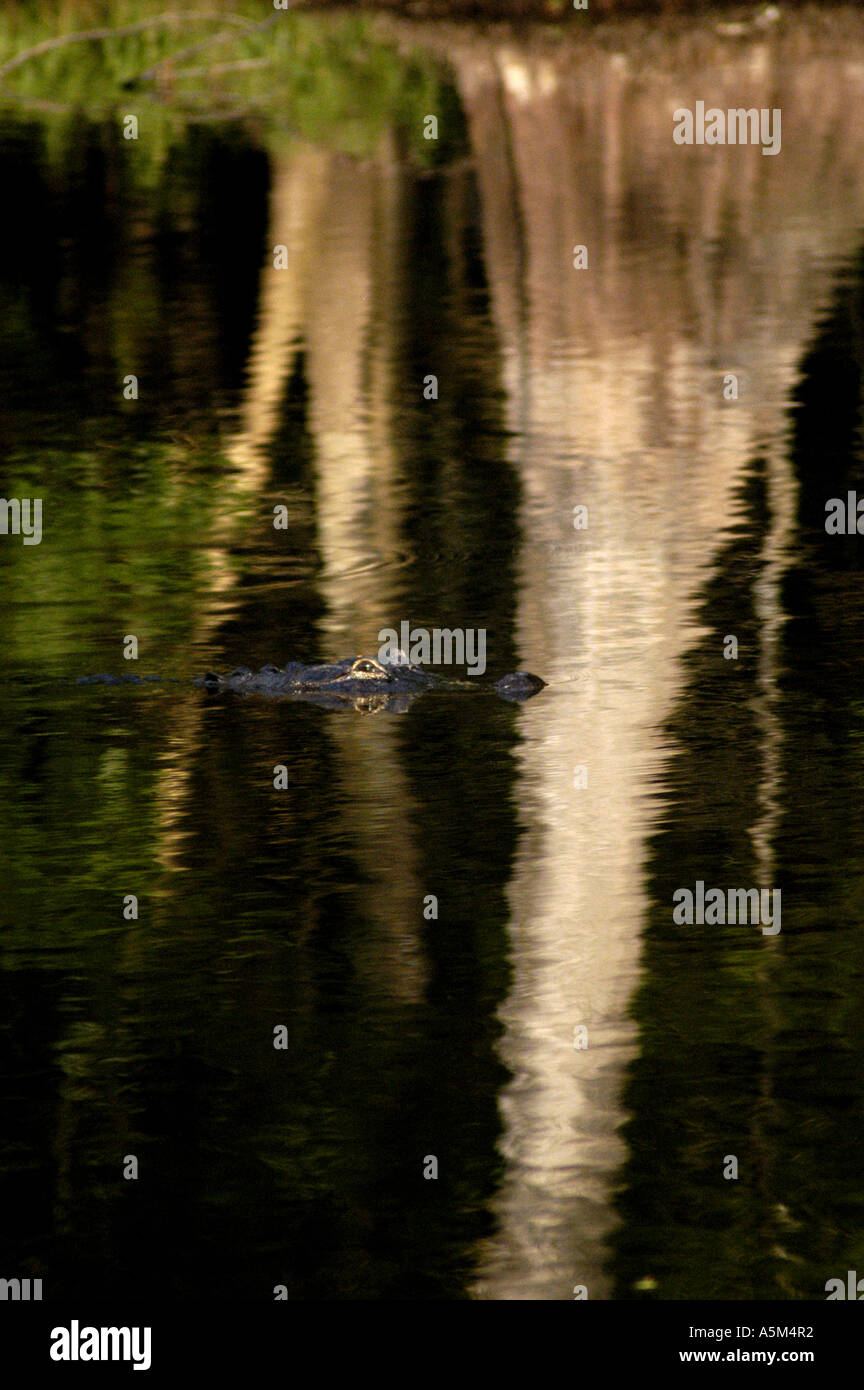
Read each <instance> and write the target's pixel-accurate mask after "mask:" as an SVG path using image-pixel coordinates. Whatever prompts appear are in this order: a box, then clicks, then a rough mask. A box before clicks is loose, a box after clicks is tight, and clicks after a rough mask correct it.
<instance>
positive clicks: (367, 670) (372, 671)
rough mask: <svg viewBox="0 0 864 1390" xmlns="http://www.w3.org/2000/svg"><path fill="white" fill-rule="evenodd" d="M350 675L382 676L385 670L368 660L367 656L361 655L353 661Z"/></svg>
mask: <svg viewBox="0 0 864 1390" xmlns="http://www.w3.org/2000/svg"><path fill="white" fill-rule="evenodd" d="M351 674H352V676H384V675H386V672H385V671H383V670H382V669H381V667H380V666H379V665H378V664H377V662H375V661H370V660H369V659H368V657H361V659H360V660H359V661H355V662H354V665H353V666H352V667H351Z"/></svg>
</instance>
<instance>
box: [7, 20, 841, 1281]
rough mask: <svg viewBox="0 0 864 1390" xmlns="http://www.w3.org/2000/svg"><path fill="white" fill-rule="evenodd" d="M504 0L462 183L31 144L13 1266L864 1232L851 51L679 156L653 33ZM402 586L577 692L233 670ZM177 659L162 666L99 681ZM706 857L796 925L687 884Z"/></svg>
mask: <svg viewBox="0 0 864 1390" xmlns="http://www.w3.org/2000/svg"><path fill="white" fill-rule="evenodd" d="M416 33H417V34H418V35H419V36H420V40H422V42H421V47H424V45H425V49H426V50H427V51H428V53H429V54H431V58H430V59H429V61H430V62H434V63H436V64H437V63H439V60H440V57H441V51H440V50H441V46H442V44H441V41H440V40H439V38H438V37H437V33H436V31H435V30H434V29H429V30H423V29H418V30H417V31H416ZM460 34H461V37H460V38H459V40H458V42H457V41H456V40H453V39H452V38H448V39H447V43H446V45H445V46H446V49H447V55H446V56H447V58H448V65H447V66H446V68H444V69H441V68H440V67H439V68H436V69H435V70H436V71H437V72H438V74H439V75H438V78H437V79H436V80H437V81H438V82H439V83H440V87H439V88H438V89H437V91H438V100H439V107H436V108H435V109H440V110H443V111H446V112H447V113H449V117H450V122H449V126H448V130H447V141H446V147H445V146H443V145H442V148H441V150H440V151H438V153H437V155H436V157H435V159H433V160H432V162H431V164H429V165H428V166H427V167H421V166H420V164H419V163H418V159H417V158H416V157H415V156H414V155H412V154H411V151H410V150H409V149H406V141H407V136H406V135H405V131H404V128H402V127H401V126H400V125H399V122H398V121H396V120H395V117H394V120H393V123H392V124H388V120H385V119H383V118H382V120H381V121H380V122H379V124H376V125H375V126H374V129H373V130H372V131H371V133H370V134H369V136H368V141H367V142H366V145H365V146H364V147H363V148H360V149H358V148H357V145H358V143H359V144H361V145H362V144H363V141H361V140H360V137H359V136H358V134H357V131H356V130H355V129H354V127H353V126H352V127H351V140H348V139H347V137H345V132H344V126H343V125H338V126H337V125H336V124H334V126H333V128H332V129H331V128H330V127H327V126H326V123H324V125H323V126H322V129H321V130H320V131H318V132H317V133H316V134H317V138H314V139H313V138H310V136H309V134H308V132H306V133H304V134H302V135H298V134H296V133H295V132H292V131H287V132H286V131H285V130H284V129H279V128H278V124H277V126H276V127H275V134H274V132H273V131H272V130H270V129H268V128H266V127H262V126H261V125H260V124H258V125H256V124H255V123H254V122H253V123H247V122H243V121H241V122H236V121H235V122H229V123H221V122H218V121H217V122H213V123H209V124H204V123H198V124H196V123H190V124H188V125H186V126H183V127H182V128H181V129H180V130H179V133H178V131H176V130H175V132H174V134H173V135H172V137H171V141H172V143H171V144H170V147H169V148H168V149H167V152H166V153H165V157H164V158H162V159H159V160H151V161H150V162H148V160H147V158H146V151H142V150H141V149H140V148H139V149H136V150H132V151H130V148H129V146H128V145H127V144H126V143H125V142H124V141H123V139H122V138H121V136H120V135H119V134H118V130H119V127H118V123H117V121H115V120H113V119H107V118H106V119H103V120H95V119H91V120H83V119H82V120H81V121H80V122H79V123H78V124H77V125H75V126H73V127H70V126H69V124H68V123H65V124H64V122H63V120H62V119H61V118H60V117H57V118H56V124H55V117H54V116H52V115H51V114H50V113H48V114H47V115H46V114H44V113H41V112H36V113H32V112H28V111H27V110H26V109H23V108H22V107H16V108H15V109H14V110H12V111H10V112H7V113H6V115H5V117H4V121H3V124H2V129H0V179H2V186H3V188H4V190H5V195H6V200H7V206H9V207H13V206H14V207H15V208H16V209H17V210H18V212H17V215H16V216H15V217H10V218H7V219H5V220H4V221H3V223H2V225H0V307H2V314H0V429H2V432H3V434H4V436H5V440H6V447H5V450H4V455H3V462H2V471H0V484H2V495H3V496H4V497H6V498H13V497H19V498H21V497H39V498H41V499H42V503H43V521H42V525H43V534H42V539H41V543H40V544H39V545H32V546H27V545H24V544H23V543H22V538H21V537H18V536H13V535H7V536H0V629H2V638H0V640H2V681H0V821H2V824H0V843H2V856H3V867H2V894H0V913H2V921H0V926H2V933H0V1049H2V1051H0V1058H2V1077H0V1093H2V1096H3V1113H4V1119H3V1124H2V1150H0V1180H2V1206H3V1212H4V1217H3V1222H2V1233H0V1251H2V1269H0V1274H2V1275H5V1276H6V1277H12V1276H13V1275H17V1276H18V1277H22V1278H24V1277H28V1276H29V1277H34V1278H42V1279H43V1281H44V1286H45V1297H46V1298H48V1297H51V1296H54V1297H56V1296H60V1295H61V1294H63V1293H68V1292H70V1291H75V1292H78V1293H81V1292H86V1293H90V1294H92V1295H94V1296H99V1297H103V1296H105V1297H107V1296H109V1295H111V1294H112V1293H114V1292H116V1291H117V1289H118V1288H119V1287H122V1288H123V1290H124V1292H128V1293H130V1294H141V1295H152V1294H153V1293H154V1291H156V1292H158V1293H159V1294H161V1295H164V1296H166V1297H171V1298H177V1299H193V1298H202V1297H209V1298H212V1297H220V1298H222V1297H224V1298H232V1297H233V1298H237V1297H239V1298H243V1299H255V1300H270V1299H272V1298H273V1289H274V1287H275V1286H278V1285H282V1286H284V1287H285V1288H286V1289H287V1294H288V1297H289V1298H292V1299H337V1298H358V1299H387V1298H399V1299H440V1298H446V1299H462V1298H489V1299H513V1298H517V1299H518V1298H530V1297H538V1298H545V1299H555V1300H558V1299H568V1298H571V1297H573V1290H574V1287H575V1286H580V1285H582V1286H585V1287H586V1288H587V1290H588V1293H589V1296H590V1297H591V1298H614V1299H631V1298H637V1297H642V1298H651V1297H657V1298H666V1299H704V1298H711V1297H717V1298H732V1299H751V1298H756V1299H766V1298H779V1299H802V1298H820V1297H824V1285H825V1281H826V1280H827V1279H829V1278H835V1277H840V1278H844V1279H845V1275H846V1271H847V1270H848V1269H859V1270H862V1271H864V1234H862V1233H864V1210H862V1208H864V1177H862V1169H861V1162H860V1143H861V1134H862V1122H864V993H862V973H864V817H862V795H861V791H862V778H864V695H862V691H864V623H862V619H864V594H862V586H861V570H862V550H861V546H862V543H864V542H862V539H861V537H859V536H857V535H854V536H848V537H846V536H843V537H841V536H830V535H827V534H826V531H825V503H826V501H827V499H829V498H831V497H835V496H841V497H845V495H846V492H847V489H854V488H856V487H857V486H860V487H862V491H864V466H862V465H864V459H862V436H861V419H862V415H861V410H862V380H864V375H862V374H864V336H862V323H864V193H862V189H864V180H862V179H861V177H860V175H861V168H862V153H864V150H862V146H864V135H862V132H861V129H860V122H859V120H858V118H857V115H856V110H860V106H859V107H857V108H856V103H855V99H854V89H855V83H856V82H857V81H858V78H857V77H856V75H855V74H856V69H855V62H854V54H855V51H856V50H855V49H854V48H851V47H850V48H849V50H848V52H847V53H843V54H838V53H836V52H834V51H831V52H827V53H823V52H822V51H821V50H819V51H813V52H811V51H810V50H809V49H808V48H807V46H806V44H804V42H803V40H802V41H800V42H799V44H798V48H797V49H796V51H795V54H794V56H792V57H790V56H789V55H787V54H785V51H780V50H778V51H777V53H775V54H774V56H773V57H772V58H771V62H772V63H776V68H773V67H772V68H771V70H770V71H771V77H772V81H774V82H775V83H776V84H777V87H776V90H777V92H778V93H779V95H778V96H777V97H776V99H772V103H771V104H772V105H781V104H782V105H783V109H784V149H783V153H782V156H780V157H778V158H777V159H776V160H774V159H765V158H762V157H761V155H760V152H759V150H758V149H755V150H754V149H732V148H722V149H716V148H715V149H707V148H702V149H688V150H682V149H681V148H680V147H676V146H674V145H673V144H672V143H671V141H670V140H668V139H667V138H666V133H667V132H666V126H667V124H668V121H667V117H666V109H665V106H664V105H663V102H664V101H665V100H666V97H665V96H664V95H663V93H664V92H665V88H663V87H662V84H661V87H660V88H658V91H659V92H660V95H657V96H656V99H655V100H654V101H653V102H652V101H650V100H648V98H647V97H646V95H645V91H644V89H643V88H642V87H641V86H640V84H639V83H638V82H636V81H634V82H633V83H632V84H631V82H630V78H629V77H628V73H629V72H632V69H630V68H628V67H627V63H628V61H630V60H628V59H627V58H626V57H624V58H622V57H621V54H620V53H619V54H616V53H614V52H607V51H604V50H598V51H597V52H596V53H594V54H588V55H587V56H586V55H585V54H584V53H582V51H581V50H580V55H579V56H578V57H574V56H573V55H572V54H568V53H564V54H563V55H562V54H560V53H558V51H557V50H556V51H550V50H549V48H548V45H547V44H544V43H535V41H534V40H533V39H531V38H525V39H524V40H523V41H520V42H521V46H520V45H519V44H516V43H509V44H504V45H503V46H502V47H499V48H496V46H495V45H496V42H497V41H494V40H492V39H487V38H484V37H482V36H480V35H478V34H476V33H475V32H474V31H472V30H467V29H466V30H465V31H460ZM420 40H418V42H419V41H420ZM502 42H503V41H502ZM736 52H737V50H736ZM778 55H779V56H778ZM715 57H716V61H717V63H718V64H720V59H721V57H722V59H723V62H724V63H726V64H727V67H726V68H724V69H723V71H726V72H727V75H728V63H729V62H730V61H732V60H731V59H729V57H728V54H727V53H725V51H724V54H723V55H720V57H717V56H716V55H714V57H712V56H711V54H710V53H707V52H706V54H705V55H703V60H702V61H703V62H704V64H705V65H706V68H705V71H709V69H710V63H711V62H713V61H714V60H715ZM666 58H667V61H668V64H669V68H670V70H671V71H672V72H673V73H674V76H675V80H676V83H677V84H678V85H677V86H676V89H675V90H676V93H678V92H679V90H680V93H681V97H680V100H681V101H682V102H683V101H684V100H685V98H686V97H687V95H688V91H689V89H688V86H687V84H688V82H693V83H695V85H693V87H692V91H693V96H694V101H695V99H696V97H698V96H700V95H704V87H700V86H699V83H698V81H696V79H694V78H692V77H690V76H688V73H691V72H692V53H689V50H685V51H682V52H681V53H679V52H678V51H677V50H675V49H674V46H672V47H670V50H669V52H668V54H667V55H666ZM333 61H334V63H335V61H336V60H335V59H334V60H333ZM394 61H395V60H394ZM404 61H407V59H406V60H404ZM735 61H738V59H736V60H735ZM580 63H584V64H585V65H586V66H585V69H584V71H583V70H582V69H581V68H580ZM740 63H741V68H740V72H739V73H738V78H739V87H738V88H737V89H736V90H738V91H739V94H740V100H739V102H738V104H744V105H749V104H755V105H760V104H762V103H761V102H760V101H759V100H758V95H759V92H760V90H762V88H760V85H759V84H760V82H762V83H763V84H764V82H765V81H766V80H767V79H766V78H765V76H764V73H763V75H762V76H761V77H760V76H759V73H758V71H757V72H756V76H754V71H755V69H754V67H753V64H752V63H751V64H750V65H749V66H748V62H747V59H746V58H745V57H744V56H740ZM860 63H861V58H860V56H859V59H858V66H859V68H860ZM622 64H623V66H622ZM757 66H758V65H757ZM719 70H720V69H719V68H718V71H719ZM658 71H659V67H658ZM589 78H590V80H589ZM416 80H418V81H419V79H416ZM706 80H707V79H706ZM411 81H415V78H412V79H411ZM430 81H431V79H430ZM718 81H719V79H718ZM748 82H749V83H751V84H752V89H748V88H747V86H746V84H747V83H748ZM844 84H847V86H844ZM408 85H409V86H410V83H409V84H408ZM429 90H432V88H430V89H429ZM814 92H817V93H831V94H832V95H831V98H830V99H828V98H827V97H826V98H825V99H824V100H820V101H819V102H815V101H814V97H813V94H814ZM677 101H678V97H677V96H676V102H677ZM844 102H845V104H844ZM691 104H692V103H691ZM422 110H423V108H422V107H421V108H420V111H421V114H422ZM601 111H602V112H603V113H604V116H603V120H602V121H601V120H600V117H599V114H598V113H599V112H601ZM406 119H407V118H406ZM844 122H845V123H844ZM358 124H359V123H358ZM379 126H380V128H379ZM661 130H662V132H663V133H662V135H661V134H660V133H659V132H660V131H661ZM143 138H144V140H145V143H146V134H145V136H144V137H143ZM166 138H167V137H166ZM826 150H829V151H830V152H831V157H830V158H827V157H826V154H825V152H826ZM136 161H138V162H137V163H136ZM574 242H580V243H582V242H584V243H587V244H588V245H589V246H590V248H591V251H590V254H591V257H592V261H591V265H592V267H593V268H592V270H591V271H590V272H579V271H576V270H574V269H573V268H572V246H573V244H574ZM277 244H281V245H284V246H286V248H287V266H286V268H285V269H284V270H281V271H280V270H275V269H274V268H273V254H272V248H273V247H274V246H276V245H277ZM580 276H581V277H582V278H581V279H580ZM729 372H732V373H735V374H736V375H737V377H738V379H739V397H738V399H734V400H727V399H724V396H723V381H724V375H725V374H726V373H729ZM128 374H134V375H135V376H137V378H138V391H139V394H138V398H137V400H125V399H124V398H123V383H124V378H126V377H127V376H128ZM429 374H434V375H435V376H436V377H437V378H438V398H437V399H435V400H425V399H424V396H423V385H424V379H425V378H426V377H427V376H428V375H429ZM579 506H584V507H587V508H588V525H587V529H580V530H576V529H574V508H576V507H579ZM274 508H282V509H284V511H283V512H281V513H280V515H281V517H282V518H284V525H282V526H281V527H279V528H278V529H277V528H274V525H273V518H274ZM403 620H408V621H409V622H410V623H411V624H412V625H414V626H423V627H428V628H434V627H442V628H443V627H446V628H483V629H485V630H486V632H487V634H488V638H487V642H488V667H489V671H488V674H489V675H490V676H491V677H493V678H495V677H497V676H500V675H501V674H503V673H504V672H506V671H511V670H516V669H528V670H532V671H536V672H537V673H538V674H540V675H541V676H543V677H544V678H545V679H546V680H548V682H549V687H548V689H546V690H544V691H543V692H541V694H540V695H538V696H537V697H536V698H535V699H533V700H531V701H530V702H528V703H527V704H525V705H524V706H516V705H508V704H506V703H505V702H503V701H499V700H497V699H494V698H488V699H485V698H484V699H476V698H474V697H470V698H467V697H460V696H455V695H454V696H446V697H434V698H433V697H427V698H424V699H421V700H420V701H418V702H417V703H416V704H415V705H414V706H413V707H412V708H411V709H410V710H409V711H407V712H406V713H404V714H400V715H393V714H388V713H387V712H381V713H378V714H371V713H367V714H364V713H362V712H357V711H355V710H353V709H347V710H345V711H330V710H323V709H319V708H315V707H312V706H308V705H303V704H299V703H285V702H281V703H280V702H278V701H270V700H265V699H263V698H256V697H248V698H245V699H241V698H236V697H230V696H223V697H212V696H207V695H206V694H204V693H203V692H202V691H200V690H198V689H196V688H195V687H194V686H193V685H192V684H191V681H190V678H191V677H192V676H193V675H194V674H196V673H200V672H203V671H206V670H217V671H226V670H230V669H231V668H232V667H233V666H235V665H238V664H244V665H249V666H253V667H255V666H260V665H262V664H263V663H265V662H268V661H276V662H279V663H280V664H281V663H284V662H285V661H287V660H308V661H312V660H327V659H332V658H339V657H342V656H348V655H354V654H355V653H356V652H360V651H364V652H368V653H374V652H376V651H377V649H378V647H379V645H380V644H379V640H378V633H379V631H380V630H381V629H382V628H385V627H391V626H395V627H398V625H399V623H400V622H401V621H403ZM130 635H133V636H135V637H136V638H137V640H138V644H139V659H138V661H137V664H134V665H133V664H132V663H130V662H126V661H124V657H123V644H124V640H125V639H126V638H127V637H128V636H130ZM730 636H734V637H735V638H736V639H737V644H738V647H737V658H736V659H726V658H725V657H724V646H725V649H726V650H727V651H728V638H729V637H730ZM130 669H131V670H134V671H138V672H141V673H150V672H153V673H158V674H160V675H163V676H167V677H170V678H172V679H171V682H170V683H167V684H153V685H148V686H141V687H136V686H117V687H110V686H98V685H93V686H80V685H77V684H76V683H75V681H76V677H78V676H80V675H85V674H88V673H92V672H100V671H113V672H123V671H129V670H130ZM279 766H284V767H285V768H286V769H287V777H286V783H287V785H286V786H285V787H284V789H276V787H275V786H274V775H275V769H277V768H278V767H279ZM580 768H581V769H584V773H580V772H579V771H578V769H580ZM697 881H702V882H704V883H705V884H706V886H709V887H710V886H720V887H723V888H724V889H725V888H731V887H736V888H742V889H744V888H751V887H759V888H770V889H779V890H781V894H782V930H781V931H780V933H779V934H777V935H775V936H769V935H763V933H762V932H761V931H760V930H759V927H758V926H753V925H725V926H710V925H708V926H706V925H693V926H689V927H686V926H678V925H676V924H675V923H674V922H673V919H672V895H673V893H675V891H676V890H677V889H680V888H683V887H689V888H693V887H694V886H695V884H696V882H697ZM129 894H134V895H135V896H136V898H137V901H138V916H137V920H126V919H124V899H125V897H126V895H129ZM430 895H434V897H435V899H437V916H430V914H429V908H428V906H427V904H428V900H429V897H430ZM280 1027H284V1029H285V1030H286V1036H287V1045H286V1046H285V1047H284V1048H277V1047H274V1036H275V1033H274V1030H278V1029H279V1028H280ZM580 1028H582V1029H585V1030H587V1032H585V1033H584V1034H582V1035H580V1034H579V1033H578V1030H579V1029H580ZM580 1036H581V1038H582V1041H583V1043H587V1045H583V1046H580V1045H579V1039H580ZM130 1155H132V1156H135V1157H136V1158H137V1161H138V1177H137V1180H136V1181H132V1180H127V1179H125V1178H124V1166H125V1165H128V1156H130ZM432 1156H434V1158H435V1159H437V1164H438V1177H437V1180H435V1181H432V1180H429V1179H427V1178H426V1177H424V1168H428V1163H429V1159H430V1157H432ZM730 1156H731V1157H733V1158H735V1159H736V1160H737V1165H738V1175H737V1179H731V1178H729V1177H724V1169H726V1170H727V1171H728V1163H729V1157H730Z"/></svg>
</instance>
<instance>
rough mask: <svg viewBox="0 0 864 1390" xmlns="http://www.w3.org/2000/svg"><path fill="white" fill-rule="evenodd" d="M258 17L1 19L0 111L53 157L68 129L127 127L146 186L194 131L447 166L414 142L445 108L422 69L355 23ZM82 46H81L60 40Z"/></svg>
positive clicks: (451, 103)
mask: <svg viewBox="0 0 864 1390" xmlns="http://www.w3.org/2000/svg"><path fill="white" fill-rule="evenodd" d="M263 13H264V14H265V18H264V19H263V20H262V17H261V16H262V7H261V5H260V4H259V3H255V0H240V3H237V4H234V5H232V6H231V7H230V8H227V9H223V8H222V7H220V8H219V9H218V10H212V11H208V10H207V9H205V8H203V7H202V6H200V5H199V6H195V7H191V6H187V7H186V9H185V10H184V9H183V7H182V6H181V7H178V6H176V5H173V4H172V5H171V8H170V12H169V11H167V10H166V9H165V8H164V7H163V5H162V4H161V3H155V2H154V0H128V2H127V3H120V4H110V5H109V4H104V3H98V4H95V3H94V4H89V5H76V6H70V5H64V4H48V5H45V4H24V5H22V6H20V7H17V8H15V9H12V10H8V9H4V10H3V11H2V13H0V103H2V104H3V105H4V106H6V107H7V109H8V108H10V107H11V108H13V109H15V110H17V111H18V113H19V114H21V115H24V114H27V115H29V116H32V117H34V118H36V119H38V120H40V121H43V122H45V123H46V124H47V125H49V127H50V129H51V136H50V139H49V142H48V143H49V148H50V152H51V153H52V155H53V157H54V158H57V159H62V158H63V157H64V154H65V151H66V150H67V148H68V145H69V143H70V141H71V139H72V137H73V133H74V132H75V131H76V130H77V128H78V127H79V126H80V122H81V120H82V118H83V119H85V120H89V121H91V122H104V121H108V120H113V121H117V122H118V123H122V121H123V119H124V117H126V116H129V115H134V116H137V118H138V122H139V129H141V130H146V139H143V138H139V139H138V140H135V141H132V140H130V141H129V145H130V159H131V160H132V161H133V162H134V163H135V164H136V166H137V168H138V176H139V179H140V181H142V182H145V183H149V184H150V185H151V186H152V185H153V184H154V183H155V182H156V181H157V180H158V175H159V171H160V170H161V169H162V168H164V166H165V164H166V162H167V160H168V158H169V156H170V155H171V154H172V152H173V150H174V149H175V147H176V146H177V144H178V143H179V142H181V141H182V140H183V138H184V136H185V134H186V132H187V128H188V127H189V126H190V125H192V124H198V123H201V122H220V121H231V122H241V123H247V124H250V125H253V126H254V128H255V131H256V135H257V136H258V137H259V138H260V139H261V140H262V142H263V143H264V144H265V146H267V147H274V148H277V149H278V148H279V147H280V145H281V144H284V143H285V141H286V140H287V139H290V138H291V136H293V135H302V136H304V137H305V138H306V139H309V140H313V141H316V142H319V143H324V144H327V145H328V146H330V147H331V148H337V149H340V150H342V151H344V152H346V153H350V154H354V155H368V154H371V153H372V152H373V151H374V150H375V149H376V148H377V147H378V145H379V144H380V141H381V139H382V138H383V137H384V136H385V135H389V136H390V137H391V138H393V139H395V140H396V142H397V144H398V146H399V148H400V150H401V151H402V152H403V153H404V154H405V155H406V157H408V158H410V159H412V160H413V161H414V162H416V163H417V164H419V165H421V166H423V167H426V166H430V165H433V164H434V163H436V162H439V161H441V160H443V159H446V158H448V157H449V156H450V153H451V151H449V150H448V149H447V145H446V142H445V141H443V140H442V141H431V140H424V138H423V117H424V116H425V115H426V114H427V113H429V112H436V113H437V114H438V115H439V117H440V116H441V115H442V114H443V113H445V112H447V113H448V114H452V113H453V112H454V110H456V109H457V107H456V103H455V99H454V97H453V95H452V93H451V92H450V91H449V90H448V88H447V82H446V78H445V77H444V75H443V74H442V72H441V71H440V69H438V68H437V67H436V65H435V64H434V62H433V61H432V60H430V59H428V58H426V57H422V56H419V55H418V56H412V57H409V58H404V57H402V56H400V55H399V54H397V53H396V52H394V50H393V49H392V48H391V47H390V46H388V45H387V44H385V43H383V42H381V41H380V39H378V38H376V37H375V35H374V32H373V21H372V19H371V18H370V17H369V16H366V15H356V14H350V13H347V14H333V15H332V16H331V15H326V14H320V13H316V14H304V13H302V12H298V13H291V12H290V11H288V12H282V11H266V10H265V11H263ZM202 16H203V17H202ZM84 34H92V35H94V37H90V38H86V39H84V38H76V37H73V36H75V35H84ZM448 126H449V128H450V129H452V128H453V122H452V121H449V122H448Z"/></svg>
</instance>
